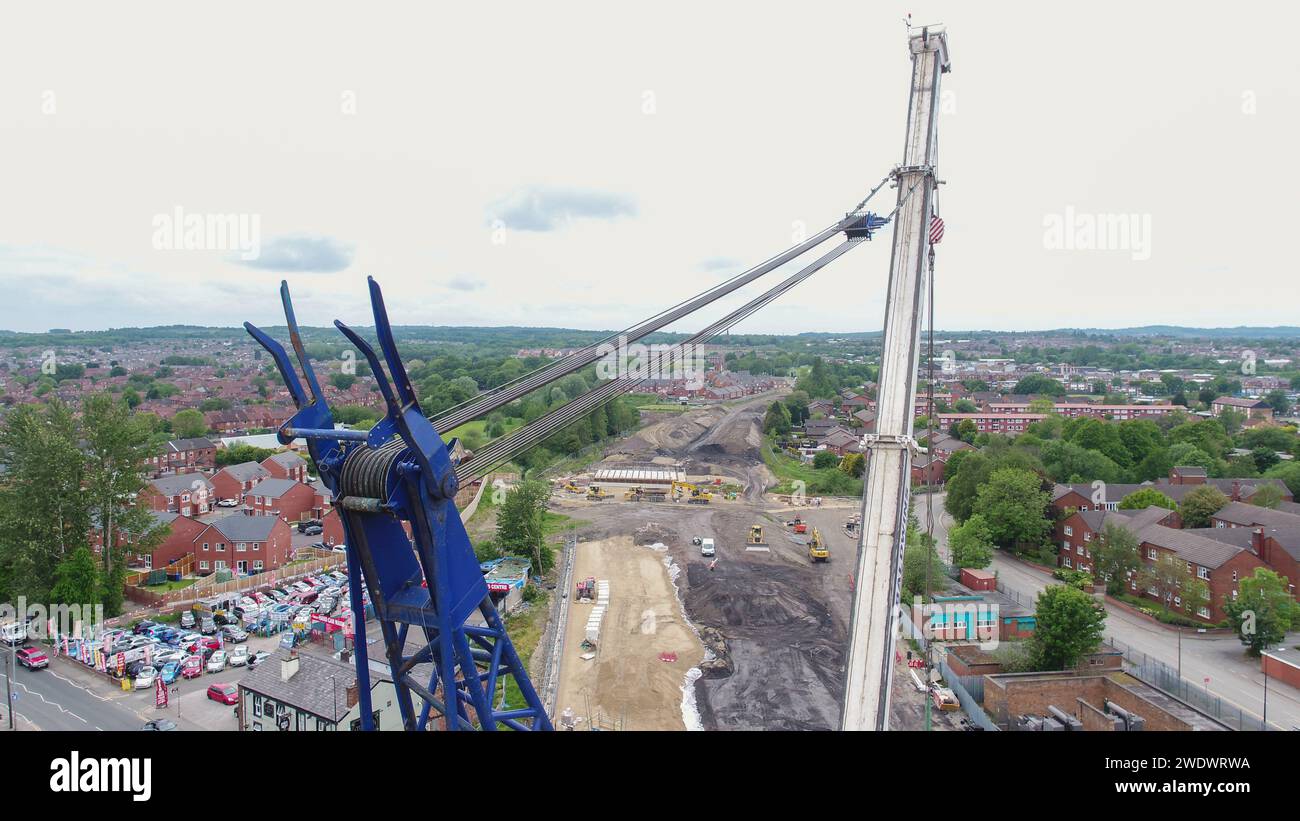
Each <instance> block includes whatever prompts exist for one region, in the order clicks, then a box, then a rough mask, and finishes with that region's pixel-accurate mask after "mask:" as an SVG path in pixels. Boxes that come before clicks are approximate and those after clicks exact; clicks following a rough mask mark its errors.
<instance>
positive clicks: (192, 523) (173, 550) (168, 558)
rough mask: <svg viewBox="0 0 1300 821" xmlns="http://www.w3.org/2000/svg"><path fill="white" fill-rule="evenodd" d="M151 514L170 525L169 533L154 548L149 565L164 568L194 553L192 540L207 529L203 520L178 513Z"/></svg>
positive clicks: (158, 568) (156, 512) (156, 568)
mask: <svg viewBox="0 0 1300 821" xmlns="http://www.w3.org/2000/svg"><path fill="white" fill-rule="evenodd" d="M153 516H154V518H155V519H157V520H158V521H159V522H161V523H163V524H166V525H170V526H171V533H169V534H168V536H167V538H166V539H164V540H163V542H162V544H160V545H158V547H156V548H154V551H153V555H152V557H151V561H152V564H151V565H150V566H151V567H152V568H153V569H154V570H165V569H167V567H168V566H169V565H171V564H173V563H175V562H178V561H181V560H182V559H184V558H185V557H186V556H189V555H191V554H192V553H194V540H195V539H196V538H197V537H198V535H199V534H200V533H202V532H203V531H204V530H206V529H207V525H205V524H203V522H200V521H199V520H197V519H191V518H190V517H189V516H182V515H180V514H179V513H170V512H167V513H164V512H159V511H154V513H153Z"/></svg>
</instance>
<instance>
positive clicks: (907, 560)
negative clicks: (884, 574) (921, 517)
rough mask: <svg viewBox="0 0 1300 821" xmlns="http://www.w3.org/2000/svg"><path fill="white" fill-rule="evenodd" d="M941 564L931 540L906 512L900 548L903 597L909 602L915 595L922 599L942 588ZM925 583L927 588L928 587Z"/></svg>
mask: <svg viewBox="0 0 1300 821" xmlns="http://www.w3.org/2000/svg"><path fill="white" fill-rule="evenodd" d="M945 578H947V576H946V575H945V574H944V568H943V561H942V560H941V559H940V558H939V551H938V549H937V548H936V546H935V543H934V538H933V537H931V536H930V534H928V533H926V532H925V531H923V530H921V528H920V526H919V525H918V524H917V521H916V515H915V514H913V513H912V512H911V511H910V510H909V511H908V513H907V543H906V545H905V546H904V548H903V597H904V600H905V601H908V602H911V601H912V600H913V599H915V598H916V597H917V596H920V597H921V598H923V599H924V598H925V597H926V596H928V595H929V594H930V593H933V592H934V591H935V590H938V589H940V588H941V587H942V584H943V579H945ZM927 582H928V586H927Z"/></svg>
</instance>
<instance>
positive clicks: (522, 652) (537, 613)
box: [501, 590, 551, 730]
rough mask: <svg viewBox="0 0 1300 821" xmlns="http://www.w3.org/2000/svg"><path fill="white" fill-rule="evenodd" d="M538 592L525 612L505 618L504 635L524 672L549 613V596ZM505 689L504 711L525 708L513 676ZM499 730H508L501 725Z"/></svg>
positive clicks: (544, 592)
mask: <svg viewBox="0 0 1300 821" xmlns="http://www.w3.org/2000/svg"><path fill="white" fill-rule="evenodd" d="M539 592H540V593H541V595H540V596H539V597H538V598H537V599H536V600H534V601H533V602H532V603H531V604H529V605H528V608H527V609H526V610H523V611H520V612H517V613H515V614H513V615H511V616H507V617H506V633H507V634H509V636H510V641H511V642H512V643H513V644H514V645H515V652H516V653H518V654H519V660H520V661H522V662H523V664H524V669H525V670H526V669H528V664H529V662H530V661H532V658H533V651H535V650H536V649H537V643H538V642H540V641H541V640H542V632H543V631H544V630H545V629H546V620H547V617H548V616H549V615H550V613H551V608H550V600H551V594H550V593H547V592H546V591H545V590H539ZM534 686H536V685H534ZM505 688H506V709H518V708H521V707H524V706H525V703H524V695H523V693H522V692H521V691H520V690H519V685H518V684H516V683H515V679H514V677H513V676H511V677H509V678H507V679H506V682H505ZM501 729H503V730H505V729H508V728H507V727H505V726H504V725H503V726H502V727H501Z"/></svg>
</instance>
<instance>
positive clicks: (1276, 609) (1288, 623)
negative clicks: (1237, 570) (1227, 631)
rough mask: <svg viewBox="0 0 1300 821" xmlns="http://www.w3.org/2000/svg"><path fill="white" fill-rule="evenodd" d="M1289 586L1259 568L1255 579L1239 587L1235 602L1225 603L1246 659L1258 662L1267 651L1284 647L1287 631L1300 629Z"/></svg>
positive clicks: (1245, 580)
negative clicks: (1297, 627)
mask: <svg viewBox="0 0 1300 821" xmlns="http://www.w3.org/2000/svg"><path fill="white" fill-rule="evenodd" d="M1288 584H1289V582H1288V581H1287V579H1286V578H1285V577H1284V576H1280V575H1278V574H1277V573H1275V572H1273V571H1272V570H1269V569H1268V568H1265V567H1257V568H1255V573H1254V575H1252V576H1246V577H1245V578H1243V579H1242V580H1241V581H1240V582H1239V583H1238V588H1239V589H1238V592H1237V596H1236V597H1235V598H1234V597H1232V596H1228V597H1226V598H1225V599H1224V600H1223V611H1224V612H1225V613H1227V614H1228V621H1229V623H1231V624H1232V625H1233V626H1234V627H1235V628H1236V630H1237V637H1238V638H1239V639H1241V643H1242V644H1244V645H1246V654H1247V655H1250V656H1253V657H1255V658H1258V657H1259V654H1260V653H1261V652H1263V651H1264V650H1267V649H1268V648H1270V647H1272V646H1274V645H1276V644H1280V643H1282V642H1283V641H1284V640H1285V639H1286V633H1287V631H1288V630H1290V629H1292V628H1294V627H1296V626H1298V625H1300V608H1298V607H1297V605H1296V602H1295V599H1294V598H1292V596H1291V592H1290V591H1289V590H1288V589H1287V586H1288Z"/></svg>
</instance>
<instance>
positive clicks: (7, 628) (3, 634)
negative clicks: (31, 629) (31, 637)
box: [0, 621, 27, 644]
mask: <svg viewBox="0 0 1300 821" xmlns="http://www.w3.org/2000/svg"><path fill="white" fill-rule="evenodd" d="M0 641H4V643H5V644H22V643H23V642H25V641H27V625H25V624H23V623H22V622H17V621H13V622H9V623H8V624H0Z"/></svg>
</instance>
